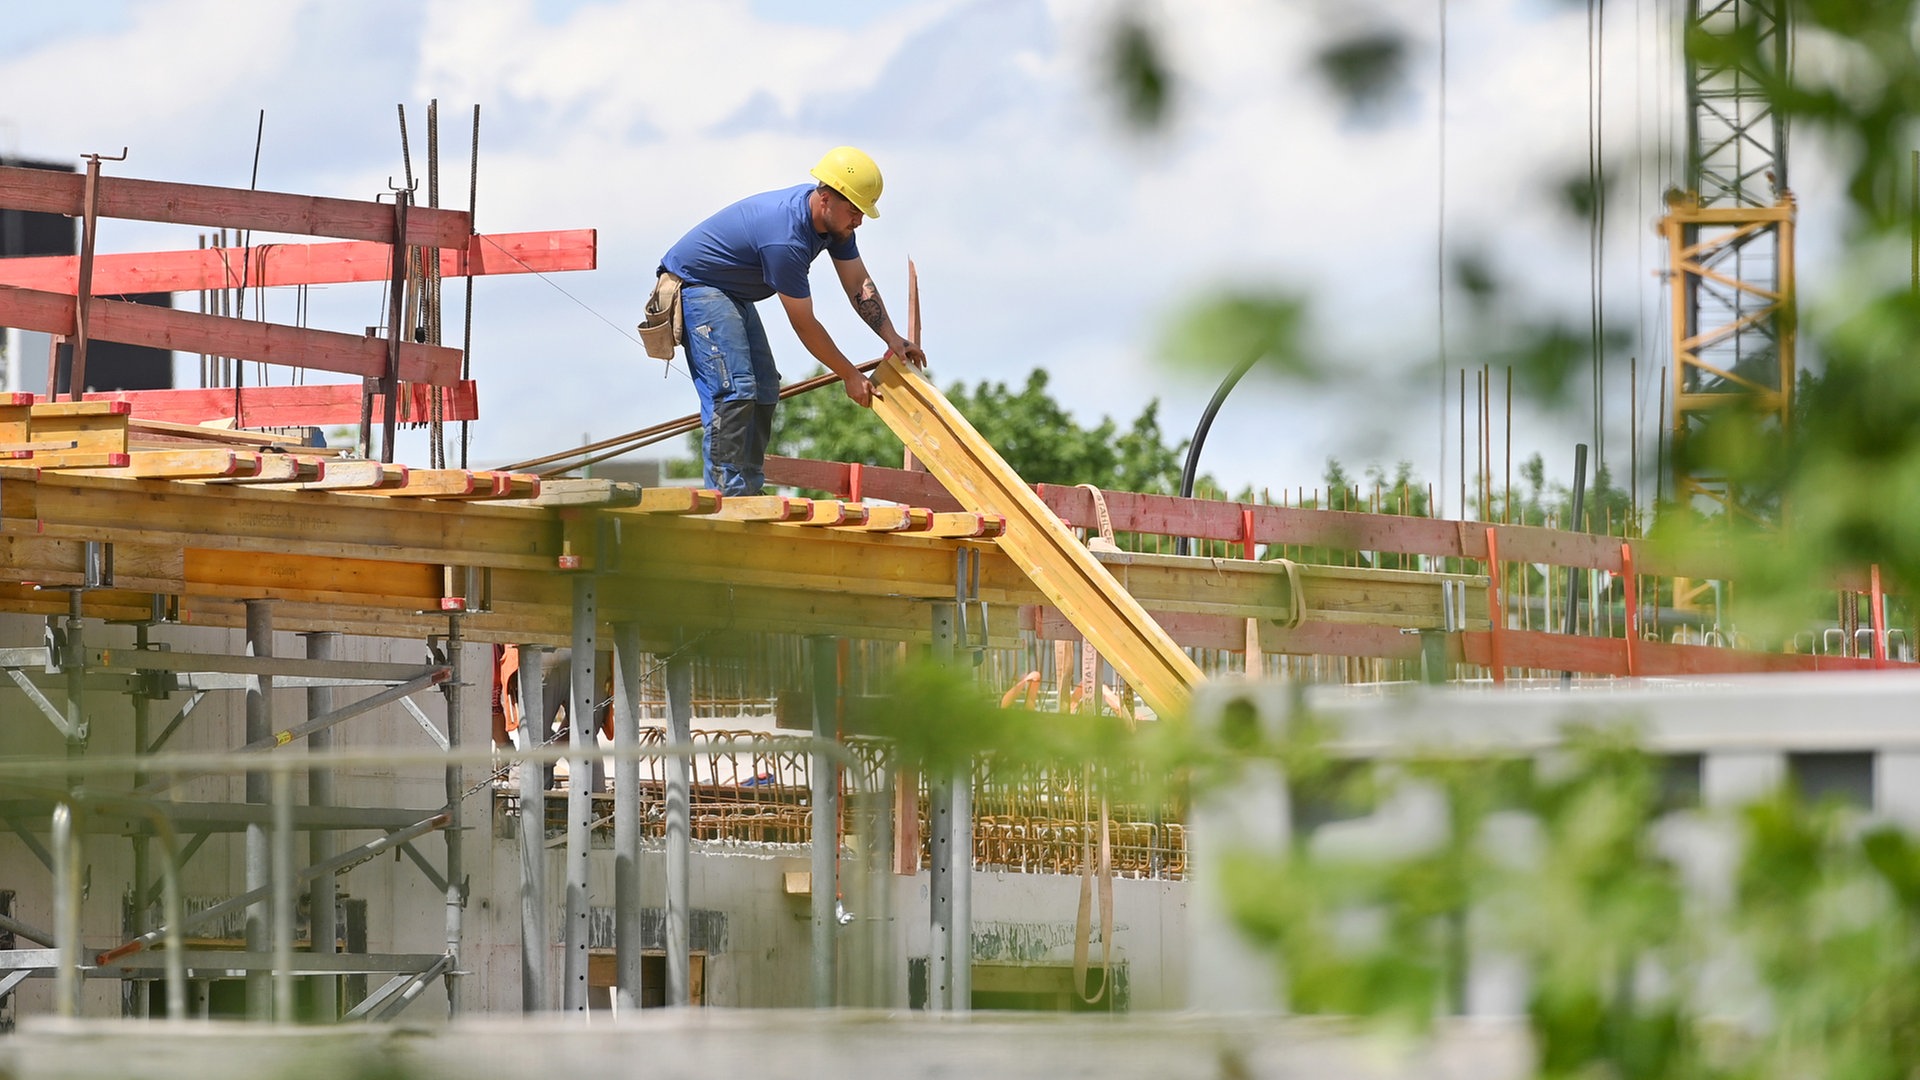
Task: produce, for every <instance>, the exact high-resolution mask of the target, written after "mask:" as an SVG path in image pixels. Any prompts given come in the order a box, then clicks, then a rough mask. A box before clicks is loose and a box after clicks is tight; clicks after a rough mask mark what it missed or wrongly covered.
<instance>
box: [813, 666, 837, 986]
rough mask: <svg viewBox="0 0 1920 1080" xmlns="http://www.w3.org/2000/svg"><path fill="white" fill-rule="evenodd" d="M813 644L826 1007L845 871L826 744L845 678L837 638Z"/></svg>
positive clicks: (817, 957)
mask: <svg viewBox="0 0 1920 1080" xmlns="http://www.w3.org/2000/svg"><path fill="white" fill-rule="evenodd" d="M807 648H808V651H809V652H811V653H812V657H811V659H812V664H813V737H814V738H815V739H816V740H819V742H820V745H819V746H818V747H816V748H815V750H814V752H813V767H812V768H811V769H809V770H808V776H809V779H810V780H811V782H812V788H813V790H812V792H811V799H812V804H813V807H812V808H813V870H812V874H811V875H810V877H809V879H808V892H809V894H810V896H809V899H810V900H811V901H812V906H813V941H812V946H813V948H812V957H813V963H812V987H813V1007H814V1008H816V1009H826V1008H831V1007H833V1005H834V990H835V984H836V981H837V980H836V976H837V974H838V972H837V970H836V968H837V964H836V963H835V960H836V955H835V954H836V950H837V942H836V940H835V939H836V936H837V931H838V929H839V919H838V912H836V911H835V907H836V901H837V900H838V898H839V876H840V875H839V869H840V829H839V824H840V765H839V762H838V761H837V760H835V758H834V756H833V755H832V754H831V753H829V752H828V750H827V749H826V747H827V745H828V744H831V743H833V742H834V740H835V739H837V738H838V736H839V733H840V732H839V727H840V725H839V723H838V716H839V705H840V686H839V681H840V680H839V671H838V670H837V669H838V663H837V661H838V657H837V655H836V651H835V649H834V642H833V639H832V638H830V637H812V638H808V639H807Z"/></svg>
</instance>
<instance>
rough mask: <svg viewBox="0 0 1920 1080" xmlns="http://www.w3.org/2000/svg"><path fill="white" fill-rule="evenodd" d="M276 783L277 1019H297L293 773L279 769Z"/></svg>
mask: <svg viewBox="0 0 1920 1080" xmlns="http://www.w3.org/2000/svg"><path fill="white" fill-rule="evenodd" d="M268 779H269V781H271V783H272V786H273V852H272V868H271V869H272V874H271V877H272V878H273V897H272V900H271V903H272V905H273V926H272V930H273V1018H274V1019H275V1020H278V1021H279V1022H281V1023H283V1024H287V1023H292V1022H293V905H294V900H293V893H294V888H295V887H296V886H297V885H298V882H296V881H295V880H294V878H293V775H292V774H291V773H288V772H286V771H285V770H281V769H276V770H274V772H273V775H272V776H270V777H269V778H268Z"/></svg>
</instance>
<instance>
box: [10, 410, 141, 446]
mask: <svg viewBox="0 0 1920 1080" xmlns="http://www.w3.org/2000/svg"><path fill="white" fill-rule="evenodd" d="M118 404H120V403H119V402H113V401H79V402H73V401H61V402H54V403H51V404H46V405H35V406H33V407H32V415H31V417H30V418H29V419H28V421H27V431H28V441H30V442H64V441H68V440H71V441H72V442H73V444H74V449H75V450H77V451H81V452H87V453H98V454H114V453H119V454H124V453H126V452H127V450H128V449H129V447H128V445H127V419H128V418H127V414H126V411H125V409H124V408H122V409H121V411H118V412H115V411H112V410H111V409H110V408H107V407H108V406H114V405H118Z"/></svg>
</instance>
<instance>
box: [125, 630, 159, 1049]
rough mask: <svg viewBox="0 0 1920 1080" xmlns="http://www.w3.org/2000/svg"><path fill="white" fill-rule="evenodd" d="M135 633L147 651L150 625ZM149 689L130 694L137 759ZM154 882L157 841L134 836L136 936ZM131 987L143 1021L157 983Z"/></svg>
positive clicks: (147, 733) (148, 719) (147, 735)
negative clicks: (154, 855)
mask: <svg viewBox="0 0 1920 1080" xmlns="http://www.w3.org/2000/svg"><path fill="white" fill-rule="evenodd" d="M134 634H135V635H136V646H137V647H140V648H145V647H146V644H147V628H146V626H145V625H144V624H142V625H141V626H139V627H136V628H135V630H134ZM146 689H147V684H146V681H145V680H144V678H142V679H140V681H139V682H138V683H137V684H136V686H135V689H134V691H133V693H132V694H131V695H129V701H130V703H131V704H132V706H133V752H134V754H135V755H136V756H142V757H144V756H145V755H146V753H147V743H148V742H149V741H151V739H152V738H153V735H152V726H151V725H152V704H153V700H152V699H151V698H149V697H148V696H147V695H146ZM146 782H147V776H146V774H145V773H135V774H134V778H133V784H134V786H135V787H139V786H140V785H141V784H144V783H146ZM152 881H153V838H152V837H150V836H142V835H137V834H136V835H135V836H134V837H133V926H132V927H131V929H132V930H133V932H134V933H135V934H144V933H146V932H147V931H149V930H151V929H153V919H152V918H151V917H150V913H151V911H152V905H151V904H149V903H148V902H147V893H148V890H149V884H150V883H151V882H152ZM127 986H128V988H129V989H130V991H131V1000H130V1001H129V1002H128V1005H129V1008H128V1012H129V1013H130V1014H131V1015H133V1016H137V1017H139V1018H140V1019H142V1020H144V1019H147V1018H148V1017H149V1016H151V1015H152V1014H153V980H152V979H129V980H127Z"/></svg>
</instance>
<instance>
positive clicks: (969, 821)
mask: <svg viewBox="0 0 1920 1080" xmlns="http://www.w3.org/2000/svg"><path fill="white" fill-rule="evenodd" d="M948 798H949V799H950V800H951V803H952V807H953V811H952V813H951V814H950V815H949V816H948V822H947V823H948V827H949V828H951V829H952V830H953V839H952V840H951V841H949V843H948V845H947V855H948V857H949V858H951V859H952V860H953V869H952V871H951V893H950V894H949V898H948V901H947V903H948V916H949V919H950V921H949V922H948V924H947V963H948V965H949V967H948V970H947V984H948V985H949V986H950V987H952V999H951V1001H950V1002H949V1005H948V1007H949V1008H950V1009H952V1010H953V1011H954V1012H957V1013H963V1012H971V1011H973V759H972V758H971V757H969V758H967V759H966V760H965V761H962V762H960V763H959V764H958V765H956V766H954V770H953V783H952V785H951V786H950V787H949V789H948ZM1101 932H1102V933H1105V932H1106V931H1105V930H1102V931H1101Z"/></svg>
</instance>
